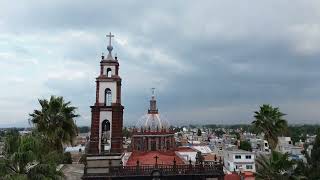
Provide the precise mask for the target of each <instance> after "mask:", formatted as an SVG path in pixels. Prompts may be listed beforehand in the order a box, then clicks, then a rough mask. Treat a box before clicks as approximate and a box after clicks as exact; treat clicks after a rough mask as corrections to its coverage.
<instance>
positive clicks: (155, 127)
mask: <svg viewBox="0 0 320 180" xmlns="http://www.w3.org/2000/svg"><path fill="white" fill-rule="evenodd" d="M169 127H170V125H169V122H168V121H167V120H166V119H165V118H163V117H162V116H161V115H160V114H158V113H155V114H149V113H148V114H146V115H144V116H142V117H141V118H140V119H139V120H138V122H137V124H136V128H138V130H140V129H141V128H143V129H145V130H149V129H150V131H160V130H162V129H169ZM139 128H140V129H139Z"/></svg>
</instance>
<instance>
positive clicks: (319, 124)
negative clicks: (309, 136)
mask: <svg viewBox="0 0 320 180" xmlns="http://www.w3.org/2000/svg"><path fill="white" fill-rule="evenodd" d="M206 125H217V126H234V125H251V123H248V124H188V125H172V126H174V127H183V126H206ZM303 125H309V126H312V125H316V126H320V123H318V124H288V126H303ZM77 127H90V125H77ZM124 127H133V125H124ZM11 128H32V127H31V126H28V127H27V126H24V127H23V126H8V127H0V129H11Z"/></svg>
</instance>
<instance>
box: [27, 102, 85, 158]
mask: <svg viewBox="0 0 320 180" xmlns="http://www.w3.org/2000/svg"><path fill="white" fill-rule="evenodd" d="M39 103H40V106H41V109H40V110H34V112H33V113H32V114H30V117H31V118H30V120H29V122H31V123H32V124H34V125H35V127H36V129H37V131H38V132H40V133H42V134H43V135H44V136H45V137H47V138H48V141H49V143H48V144H51V145H53V148H54V149H56V150H57V151H59V152H62V151H63V148H62V147H63V146H62V145H63V143H72V142H73V140H74V138H75V137H76V136H77V130H78V129H77V126H76V124H75V122H74V118H76V117H78V116H79V115H78V114H76V113H75V111H76V107H73V106H71V102H65V101H64V99H63V97H55V96H51V98H50V100H49V101H48V100H46V99H40V100H39Z"/></svg>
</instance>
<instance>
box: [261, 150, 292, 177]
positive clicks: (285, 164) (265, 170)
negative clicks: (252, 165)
mask: <svg viewBox="0 0 320 180" xmlns="http://www.w3.org/2000/svg"><path fill="white" fill-rule="evenodd" d="M293 164H294V162H293V161H290V160H288V154H282V153H280V152H277V151H272V153H271V155H270V157H269V158H268V157H267V156H265V155H260V156H259V157H258V158H257V159H256V165H257V172H256V179H263V180H279V179H290V178H294V175H293V174H292V171H293V168H292V167H293Z"/></svg>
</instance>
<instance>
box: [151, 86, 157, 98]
mask: <svg viewBox="0 0 320 180" xmlns="http://www.w3.org/2000/svg"><path fill="white" fill-rule="evenodd" d="M155 89H156V88H151V93H152V98H154V94H155Z"/></svg>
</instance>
